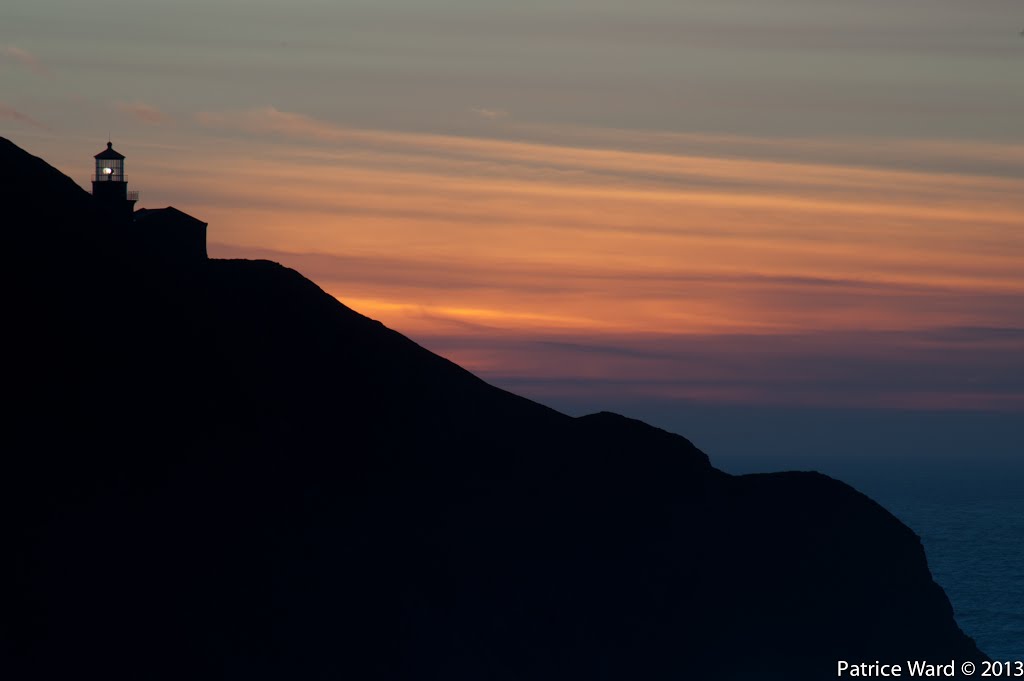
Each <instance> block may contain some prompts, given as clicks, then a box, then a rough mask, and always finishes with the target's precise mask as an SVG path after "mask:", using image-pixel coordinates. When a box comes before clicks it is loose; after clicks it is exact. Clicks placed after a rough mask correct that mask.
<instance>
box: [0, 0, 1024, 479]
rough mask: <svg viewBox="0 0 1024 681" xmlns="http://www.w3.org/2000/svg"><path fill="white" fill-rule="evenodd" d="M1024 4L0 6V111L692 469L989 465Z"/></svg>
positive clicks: (1015, 320)
mask: <svg viewBox="0 0 1024 681" xmlns="http://www.w3.org/2000/svg"><path fill="white" fill-rule="evenodd" d="M1022 28H1024V5H1021V3H1020V1H1019V0H970V1H967V0H955V1H954V0H671V1H669V0H631V1H630V2H628V3H627V2H624V1H622V0H617V1H615V2H612V1H610V0H586V1H583V0H547V1H545V2H532V1H530V0H517V1H516V2H511V1H508V0H504V1H494V2H487V1H485V0H473V1H472V2H470V1H469V0H416V1H413V0H374V1H373V2H369V1H366V2H361V1H354V0H335V1H327V0H292V1H290V2H283V1H273V2H271V1H269V0H245V1H244V2H243V1H242V0H203V1H202V2H199V1H196V0H178V1H176V2H173V3H171V2H156V1H153V0H133V1H132V2H123V1H120V0H94V1H92V2H89V3H81V2H77V1H72V0H47V1H46V2H39V0H4V3H3V5H2V7H0V134H2V135H3V136H5V137H8V138H10V139H12V140H13V141H14V142H15V143H17V144H19V145H20V146H22V147H24V148H26V149H27V150H29V151H30V152H32V153H33V154H36V155H38V156H41V157H43V158H44V159H46V160H47V161H48V162H50V163H51V164H53V165H55V166H56V167H58V168H59V169H60V170H62V171H63V172H65V173H66V174H68V175H70V176H71V177H73V178H74V179H76V180H77V181H78V182H79V183H80V184H82V185H83V186H84V187H88V181H89V176H90V173H91V171H92V168H91V162H92V156H93V154H95V153H97V152H98V151H100V150H101V149H102V148H103V146H104V143H105V142H106V141H107V138H108V135H109V136H110V138H111V139H112V140H113V142H114V145H115V148H116V149H118V150H119V151H120V152H121V153H123V154H125V155H126V156H127V160H126V166H125V167H126V176H127V179H128V181H129V185H130V188H132V189H138V190H140V191H141V197H142V198H141V201H140V204H139V205H140V206H143V207H150V208H153V207H162V206H165V205H174V206H176V207H178V208H180V209H182V210H184V211H186V212H188V213H190V214H192V215H195V216H196V217H199V218H200V219H202V220H204V221H207V222H209V225H210V226H209V237H208V238H209V252H210V255H211V256H213V257H230V258H269V259H272V260H277V261H279V262H282V263H284V264H286V265H288V266H291V267H294V268H296V269H298V270H299V271H300V272H302V273H303V274H305V275H306V276H307V277H309V278H311V279H312V280H314V281H315V282H317V283H318V284H319V285H320V286H321V287H322V288H323V289H324V290H326V291H327V292H329V293H330V294H332V295H334V296H336V297H337V298H338V299H339V300H341V301H342V302H344V303H345V304H347V305H349V306H350V307H352V308H354V309H356V310H358V311H360V312H362V313H364V314H366V315H368V316H371V317H373V318H376V319H379V320H381V321H383V322H384V323H385V324H387V325H388V326H390V327H392V328H394V329H396V330H398V331H400V332H402V333H404V334H406V335H408V336H410V337H411V338H413V339H414V340H416V341H417V342H419V343H421V344H422V345H424V346H426V347H428V348H429V349H431V350H434V351H436V352H438V353H440V354H442V355H445V356H447V357H449V358H451V359H452V360H454V361H456V362H458V363H459V364H462V365H463V366H465V367H466V368H468V369H470V370H472V371H474V372H475V373H477V374H478V375H480V376H482V377H483V378H485V379H487V380H489V381H491V382H492V383H495V384H497V385H499V386H502V387H505V388H507V389H510V390H513V391H514V392H517V393H520V394H523V395H525V396H527V397H531V398H533V399H537V400H539V401H541V402H544V403H547V404H550V405H552V406H555V407H557V408H559V409H563V410H565V411H567V412H569V413H574V414H575V413H584V412H585V411H590V410H594V409H602V408H604V409H610V410H615V411H619V412H622V413H626V414H627V415H630V416H635V417H637V418H642V419H644V420H648V421H649V422H652V423H655V424H657V425H661V426H663V427H666V428H669V429H671V430H675V431H676V432H681V433H683V434H684V435H688V436H690V437H691V439H694V440H695V442H696V443H697V444H698V445H700V446H701V447H703V448H704V449H705V450H707V451H708V452H709V453H710V454H711V455H712V460H713V461H715V460H716V458H715V453H716V451H717V452H722V453H723V454H722V456H723V457H725V459H728V457H729V456H732V455H733V454H736V452H739V451H741V450H743V451H752V450H755V449H766V448H767V451H769V452H770V453H771V454H772V455H771V456H770V457H767V458H765V459H764V460H763V461H761V462H752V461H751V460H749V459H748V460H746V462H745V463H743V464H738V463H737V464H735V465H736V466H740V467H743V466H746V467H747V468H749V469H754V468H758V467H767V468H771V467H778V466H780V465H790V464H792V465H794V466H802V465H804V464H805V463H806V464H807V466H808V467H818V468H826V469H827V468H828V466H827V461H826V460H823V459H822V458H821V457H822V451H823V449H824V448H832V449H844V447H845V448H846V449H850V451H851V452H861V453H863V452H865V451H869V452H875V453H876V454H878V455H882V454H884V455H886V456H888V455H893V454H901V455H906V456H908V457H910V458H913V457H917V456H922V455H923V454H922V452H924V453H928V452H932V453H934V452H940V451H952V450H953V449H954V448H956V449H958V450H963V449H964V448H965V447H966V448H967V449H968V450H972V451H973V450H975V449H976V450H981V451H984V452H989V453H992V456H993V457H994V459H993V460H998V461H1004V460H1006V459H1008V458H1011V457H1012V456H1013V455H1014V454H1015V453H1017V452H1019V438H1018V437H1017V435H1016V434H1015V433H1017V432H1018V431H1019V428H1018V429H1014V428H1012V427H1011V426H1012V424H1014V423H1018V422H1019V420H1020V418H1021V416H1022V414H1024V229H1022V228H1024V123H1022V121H1024V37H1022V36H1021V34H1020V32H1021V29H1022ZM740 421H742V422H743V423H746V424H748V426H746V427H742V428H740V427H737V423H738V422H740ZM811 423H813V424H815V428H808V424H811ZM823 424H824V425H823ZM829 424H831V425H829ZM812 430H813V431H814V433H815V434H813V436H812V435H809V432H810V431H812ZM838 432H846V433H847V434H850V433H854V434H856V437H853V438H850V437H847V438H845V440H844V442H845V443H846V444H842V443H840V444H838V445H837V443H836V437H837V435H836V433H838ZM865 438H866V439H865ZM854 441H856V442H858V443H860V444H859V445H857V446H856V447H854V446H853V445H852V444H850V443H851V442H854ZM883 441H884V442H886V444H885V445H879V444H878V443H880V442H883ZM769 442H773V443H775V444H773V445H771V446H770V447H769V446H768V444H767V443H769ZM847 445H849V446H847ZM876 450H877V451H876ZM879 452H881V453H880V454H879ZM797 453H800V456H797ZM853 455H854V454H851V456H853ZM737 456H738V455H737ZM801 456H802V457H803V458H801ZM719 460H721V459H719ZM739 460H740V459H739V458H734V461H739ZM1000 465H1001V464H1000ZM996 469H998V466H996ZM999 475H1000V474H999V473H998V470H997V472H996V473H994V474H993V477H994V478H998V477H999Z"/></svg>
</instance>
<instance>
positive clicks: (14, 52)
mask: <svg viewBox="0 0 1024 681" xmlns="http://www.w3.org/2000/svg"><path fill="white" fill-rule="evenodd" d="M0 54H3V55H4V56H7V57H9V58H11V59H13V60H14V61H16V62H18V63H19V64H21V65H22V66H24V67H26V68H28V69H30V70H32V71H33V72H34V73H37V74H39V75H41V76H48V75H50V70H49V69H48V68H46V65H45V64H43V63H42V62H41V61H39V58H38V57H36V56H35V55H34V54H32V53H31V52H29V51H28V50H23V49H21V48H20V47H16V46H14V45H6V46H4V47H2V48H0Z"/></svg>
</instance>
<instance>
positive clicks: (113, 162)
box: [93, 142, 124, 182]
mask: <svg viewBox="0 0 1024 681" xmlns="http://www.w3.org/2000/svg"><path fill="white" fill-rule="evenodd" d="M95 158H96V176H95V177H94V178H93V182H124V156H122V155H121V154H119V153H117V152H116V151H114V147H113V145H112V144H111V143H110V142H107V148H106V149H104V150H103V151H101V152H100V153H98V154H96V157H95Z"/></svg>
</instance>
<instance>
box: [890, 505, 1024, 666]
mask: <svg viewBox="0 0 1024 681" xmlns="http://www.w3.org/2000/svg"><path fill="white" fill-rule="evenodd" d="M876 500H877V501H879V502H880V503H881V504H882V505H883V506H885V507H886V508H887V509H888V510H889V511H890V512H891V513H892V514H893V515H895V516H896V517H897V518H899V519H900V520H902V521H903V522H904V523H905V524H906V525H908V526H909V527H910V528H911V529H913V530H914V531H915V532H916V533H917V534H918V536H920V537H921V541H922V543H923V544H924V547H925V553H926V554H927V556H928V566H929V568H930V569H931V571H932V575H933V577H934V578H935V581H936V582H938V584H939V585H940V586H941V587H942V588H943V589H944V590H945V591H946V594H947V595H948V596H949V600H950V602H952V604H953V610H954V612H955V614H956V621H957V623H958V624H959V625H960V628H961V629H963V631H964V632H965V633H966V634H967V635H968V636H971V637H973V638H974V640H975V641H976V642H977V643H978V647H980V648H981V649H982V650H983V651H985V652H986V653H987V654H988V655H989V656H990V657H991V658H992V659H994V660H1024V499H1007V498H995V499H954V500H946V501H942V502H937V501H932V500H918V499H907V498H903V499H900V498H877V499H876Z"/></svg>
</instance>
